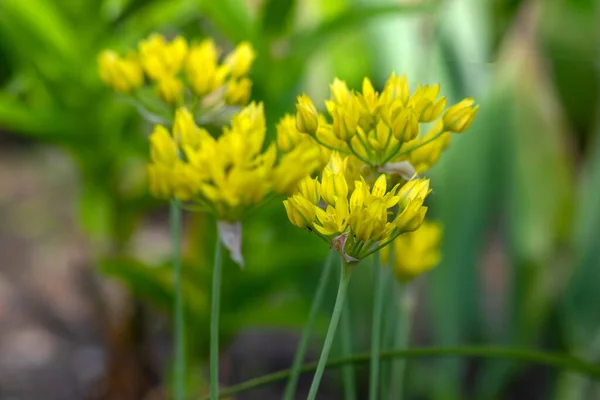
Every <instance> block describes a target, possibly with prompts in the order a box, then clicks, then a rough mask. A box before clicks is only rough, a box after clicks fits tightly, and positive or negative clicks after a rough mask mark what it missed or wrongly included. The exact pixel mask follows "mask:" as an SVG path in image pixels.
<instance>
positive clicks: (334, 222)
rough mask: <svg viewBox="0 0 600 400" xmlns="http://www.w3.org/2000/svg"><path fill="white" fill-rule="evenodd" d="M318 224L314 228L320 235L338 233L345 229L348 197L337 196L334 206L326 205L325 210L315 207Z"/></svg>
mask: <svg viewBox="0 0 600 400" xmlns="http://www.w3.org/2000/svg"><path fill="white" fill-rule="evenodd" d="M315 211H316V214H317V221H318V222H319V223H318V224H317V223H315V224H314V228H315V229H316V230H317V231H318V232H319V233H321V234H322V235H326V236H330V235H338V234H341V233H343V232H344V231H345V230H346V225H347V220H348V212H349V211H348V199H347V198H346V197H338V198H337V199H336V201H335V207H333V206H331V205H328V206H327V208H326V209H325V210H323V209H321V208H318V207H317V208H316V209H315Z"/></svg>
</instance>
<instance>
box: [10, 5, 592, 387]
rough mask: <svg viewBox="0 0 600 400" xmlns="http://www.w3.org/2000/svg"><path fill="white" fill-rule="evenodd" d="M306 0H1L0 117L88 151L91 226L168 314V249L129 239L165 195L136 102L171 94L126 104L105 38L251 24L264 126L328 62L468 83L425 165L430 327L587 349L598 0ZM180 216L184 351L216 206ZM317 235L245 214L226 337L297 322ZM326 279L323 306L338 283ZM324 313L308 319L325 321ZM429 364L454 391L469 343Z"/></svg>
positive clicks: (359, 298) (362, 282) (226, 310)
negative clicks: (456, 119)
mask: <svg viewBox="0 0 600 400" xmlns="http://www.w3.org/2000/svg"><path fill="white" fill-rule="evenodd" d="M316 3H317V2H316V1H306V2H304V1H294V0H282V1H279V0H265V1H262V2H254V1H243V0H219V1H210V0H148V1H143V0H104V1H97V2H95V1H85V0H74V1H68V2H66V1H59V0H27V1H18V0H0V128H2V130H6V131H9V132H11V133H14V134H19V135H23V136H26V137H28V138H30V139H31V140H32V141H34V142H35V143H36V144H37V143H39V144H44V145H52V146H57V147H60V148H62V149H65V150H67V151H68V153H69V154H70V155H71V156H72V157H73V159H74V160H75V162H76V165H77V167H78V168H79V177H80V187H79V205H78V210H77V212H78V217H79V222H80V224H81V227H82V228H83V230H84V232H85V233H86V234H87V235H89V238H90V239H91V240H92V242H93V243H94V244H98V251H97V253H96V255H97V257H98V262H97V264H98V267H99V269H100V270H101V271H102V272H103V273H104V274H106V275H107V276H111V277H114V278H116V279H118V280H119V281H121V282H123V284H124V285H125V286H126V287H128V288H129V289H130V290H131V292H132V293H133V294H134V295H135V296H137V297H139V298H141V299H144V300H145V301H147V302H148V304H149V305H152V306H153V307H156V308H157V309H160V310H163V311H164V312H165V313H167V314H168V313H170V310H171V304H172V299H173V296H174V293H173V289H172V283H173V282H172V279H173V278H172V271H171V269H170V268H169V260H168V259H165V260H155V261H154V262H152V263H145V262H142V261H140V260H138V259H136V258H135V257H134V256H133V254H132V253H131V251H130V248H131V246H130V244H131V239H132V237H133V236H134V235H135V234H136V233H138V229H139V226H138V225H139V224H138V223H139V221H142V220H147V219H149V216H150V213H151V212H154V211H156V210H158V209H160V210H163V209H166V207H165V204H162V203H159V202H157V201H155V200H152V199H150V198H149V196H148V195H147V193H146V182H145V178H144V176H145V170H144V164H145V160H146V158H147V141H146V135H147V132H149V130H150V129H151V126H150V125H148V124H144V123H143V122H142V118H140V116H139V114H140V113H141V114H142V115H143V116H145V117H151V118H147V119H154V120H159V119H163V120H164V119H168V118H169V114H170V113H169V110H167V109H165V108H164V106H163V105H162V104H160V103H155V102H152V101H151V100H149V99H152V98H153V97H152V96H150V95H148V96H145V95H144V94H142V95H141V97H140V99H138V100H140V102H141V103H143V104H144V107H143V109H136V108H135V107H134V106H133V105H132V104H130V103H129V102H128V101H126V100H125V99H124V98H122V97H118V96H115V95H114V94H113V93H110V91H109V90H107V89H106V88H104V87H103V86H102V85H101V83H100V81H99V78H98V76H97V68H96V56H97V54H98V53H99V52H100V51H101V50H103V49H104V48H106V47H111V48H115V49H117V50H118V51H125V50H126V49H128V48H131V47H132V46H135V44H136V43H137V41H139V40H140V39H141V38H143V37H145V36H147V35H148V34H149V33H151V32H153V31H160V32H164V33H166V34H169V35H170V34H177V33H179V32H184V33H185V34H186V36H188V37H190V38H202V37H204V36H207V35H209V36H213V37H215V38H216V40H217V42H218V43H219V45H220V46H222V47H223V48H230V47H232V46H233V45H234V44H236V43H238V42H240V41H242V40H249V41H251V42H252V43H253V45H254V47H255V48H256V49H257V53H258V58H257V60H256V64H255V68H254V69H253V71H252V79H253V82H254V86H253V97H254V98H255V99H257V100H261V101H264V102H265V108H266V110H267V113H268V114H267V117H268V122H269V125H270V126H271V127H272V126H274V124H275V123H276V122H277V120H278V118H279V117H281V116H282V115H283V114H284V113H285V112H293V111H294V109H293V102H294V98H295V96H297V95H298V94H300V93H301V92H302V91H304V90H306V91H316V92H318V94H319V95H320V96H321V97H325V96H327V95H328V93H327V92H326V91H325V90H324V89H326V88H327V84H328V83H329V82H331V81H332V79H333V77H334V76H336V75H343V76H342V77H343V78H345V79H346V80H347V81H348V82H349V83H350V86H352V87H356V86H357V85H359V84H360V82H361V80H362V77H363V76H365V75H369V76H373V77H374V78H375V79H374V82H375V83H376V85H377V83H380V82H379V81H381V79H383V78H384V77H385V76H387V75H388V74H389V73H390V72H391V70H395V71H396V72H397V73H400V74H401V73H403V72H409V73H411V74H413V73H414V74H418V79H421V78H423V80H425V81H440V82H442V91H443V92H444V94H446V95H447V96H448V97H449V98H452V99H453V100H456V99H459V98H461V97H464V96H473V97H475V98H476V99H477V100H478V101H479V102H480V103H481V110H480V114H479V115H478V117H477V119H476V121H475V123H474V124H473V127H472V128H471V130H470V131H469V132H468V133H466V134H465V135H463V136H462V137H457V138H456V140H454V142H453V144H452V147H451V148H450V149H449V151H448V152H447V154H446V156H445V158H443V159H442V162H441V163H440V164H439V165H438V166H437V167H436V169H435V170H433V171H432V187H434V188H435V191H434V193H433V194H432V196H431V197H432V199H431V204H430V206H431V212H432V215H434V216H435V217H436V218H437V219H440V220H441V221H442V222H443V224H444V226H445V238H446V240H445V241H444V248H443V250H444V257H443V262H442V264H441V265H440V266H439V267H438V268H437V269H436V270H435V271H433V272H432V273H431V274H430V275H429V277H428V278H427V280H426V285H425V287H426V290H425V292H426V296H427V299H428V300H427V303H426V304H427V305H428V306H427V307H421V312H424V313H425V317H424V320H425V321H427V322H428V331H429V332H431V335H430V338H431V340H432V341H433V342H434V343H435V344H439V345H460V344H465V343H472V342H476V341H478V342H484V343H488V342H491V343H501V344H513V345H527V346H531V347H540V346H546V345H547V346H556V347H558V350H567V351H574V352H577V353H578V354H582V355H585V356H587V357H589V358H590V360H592V361H597V360H598V358H599V357H600V346H599V345H598V343H599V341H598V338H599V337H600V335H599V332H600V313H598V310H597V305H598V304H600V298H599V296H600V290H598V289H599V285H600V268H599V266H600V250H599V247H598V246H597V245H596V240H597V238H598V236H599V235H600V232H599V228H598V227H599V226H600V208H599V207H598V204H600V114H599V112H598V110H599V109H600V107H599V104H600V97H599V93H600V91H599V89H598V88H599V87H600V71H599V69H598V65H600V60H599V59H598V54H599V49H598V41H594V40H592V37H593V36H594V34H595V32H596V31H597V15H598V11H597V9H598V7H599V6H598V4H597V2H594V1H592V0H586V1H578V2H570V1H553V2H550V1H548V2H534V1H512V2H501V1H489V2H480V1H478V0H473V1H470V2H454V3H456V4H452V3H453V2H440V1H434V0H430V1H423V2H391V1H390V2H387V1H379V2H376V4H373V3H372V2H367V1H355V2H353V1H341V0H338V1H333V0H331V1H329V2H326V4H325V5H324V6H320V5H317V4H316ZM458 3H461V4H462V6H461V5H460V4H458ZM465 4H467V5H469V4H470V5H471V6H470V7H469V6H467V7H466V8H465ZM461 7H462V8H461ZM307 20H309V22H310V23H309V24H306V23H304V22H305V21H307ZM494 60H498V62H497V63H496V64H495V65H491V64H490V62H492V61H494ZM319 91H320V92H319ZM269 132H270V133H269V135H271V137H272V136H273V133H274V129H270V131H269ZM188 218H189V219H190V220H191V224H190V226H191V227H190V229H189V231H188V232H187V233H188V236H187V240H188V244H187V247H188V250H187V252H186V257H185V259H184V265H183V273H184V277H185V279H184V298H185V307H186V308H185V313H186V315H187V320H188V321H192V322H191V323H190V325H189V326H188V329H189V332H188V337H192V338H194V339H193V340H192V341H191V347H190V349H189V351H190V352H191V354H193V356H192V358H193V360H194V361H193V362H194V363H196V364H199V363H201V362H202V361H203V360H204V359H205V357H206V356H207V352H208V342H207V340H208V325H209V310H210V304H209V285H210V281H211V272H210V267H209V266H210V265H211V257H212V256H211V254H210V250H207V249H212V248H213V244H214V240H215V232H214V226H213V225H214V221H211V220H207V219H206V218H204V219H200V220H199V219H197V218H198V217H196V216H189V215H188ZM103 249H109V250H108V251H105V250H103ZM326 250H327V249H323V246H321V243H319V242H318V240H317V239H316V238H314V236H310V235H307V234H306V233H304V232H301V231H299V230H297V229H295V228H294V227H292V226H290V224H289V223H288V222H287V221H286V219H285V213H284V211H283V208H282V207H281V206H280V203H279V201H274V202H273V203H272V204H271V205H269V207H266V208H264V209H262V210H260V211H259V212H257V213H256V214H254V215H253V216H252V217H251V218H249V220H248V221H245V224H244V252H245V256H246V260H247V268H246V269H244V270H240V269H239V268H238V267H237V266H235V265H233V264H232V263H231V262H229V261H228V257H227V255H226V256H225V259H226V261H227V262H226V263H225V265H224V269H223V289H222V307H221V311H222V318H221V322H222V323H221V328H222V329H221V334H222V336H223V339H224V340H223V341H222V343H223V346H226V345H227V340H228V339H230V338H232V337H233V336H234V335H235V334H237V333H238V332H240V330H242V329H244V328H245V327H248V326H251V325H263V326H285V327H296V328H298V327H300V326H302V324H303V323H304V320H305V318H306V316H307V314H308V309H309V302H310V298H311V297H312V294H313V292H314V290H315V282H316V281H317V278H318V276H319V275H320V273H319V272H320V271H319V268H320V266H321V263H322V261H323V260H324V259H325V254H326ZM102 251H105V252H104V253H102ZM494 257H495V258H494ZM490 260H495V261H496V262H492V261H490ZM361 274H364V276H365V279H360V278H359V279H355V281H354V282H353V283H352V285H351V287H350V293H349V297H350V299H349V302H350V304H351V307H352V308H353V313H354V314H353V320H354V321H355V322H356V321H358V322H356V324H355V325H357V326H356V332H353V337H354V338H355V340H356V342H357V343H356V346H355V348H365V347H366V346H365V342H366V341H367V339H368V331H369V330H368V329H362V330H361V327H360V326H359V325H361V326H362V325H364V324H363V321H367V322H365V323H368V321H369V320H370V317H369V316H368V315H366V314H368V313H369V312H370V307H369V306H365V305H370V304H371V299H372V292H371V287H372V280H371V278H370V277H369V276H370V274H368V273H366V272H364V271H358V272H357V276H359V277H362V276H363V275H361ZM498 288H500V289H501V290H498ZM493 289H497V290H496V291H494V290H493ZM332 290H333V289H332ZM326 297H327V305H326V307H325V308H326V309H327V310H329V309H330V308H331V305H332V304H333V300H334V293H328V294H327V296H326ZM490 304H491V305H490ZM557 316H558V317H557ZM553 318H554V319H557V320H558V322H557V321H554V320H553ZM551 324H558V326H559V329H554V330H552V329H550V328H549V327H550V326H553V325H551ZM326 325H327V324H326V320H323V321H319V323H318V326H319V332H321V333H322V332H323V331H324V328H325V327H326ZM563 335H564V336H563ZM416 339H417V340H421V339H420V338H416ZM430 365H431V364H426V366H427V368H423V365H422V364H419V363H418V362H417V361H412V362H410V363H409V364H408V368H409V374H410V376H411V380H410V381H411V382H410V383H409V390H412V391H414V393H415V394H421V395H423V396H426V397H428V398H431V397H436V396H437V398H457V399H458V398H464V396H465V393H466V392H465V388H464V386H463V385H462V382H463V381H464V379H463V378H464V374H465V369H464V368H463V367H464V366H465V363H464V362H461V361H457V360H446V361H440V362H436V363H435V366H436V368H434V369H432V368H430ZM522 368H523V367H522V366H520V365H516V364H513V363H510V364H507V363H503V362H486V363H482V364H480V366H479V367H478V368H477V371H476V380H477V384H476V385H475V386H476V389H474V390H476V392H477V394H478V395H479V396H481V397H482V398H495V397H500V396H501V395H504V397H507V398H508V397H510V392H509V391H508V390H509V389H507V388H509V387H510V384H511V383H514V381H515V379H516V376H517V372H519V371H522ZM431 371H435V373H434V375H435V376H434V377H433V378H431V377H430V375H432V372H431ZM431 379H434V380H435V383H436V384H435V385H431V384H430V383H431ZM419 382H421V383H422V382H427V384H420V383H419ZM565 382H566V383H565ZM557 383H558V386H559V389H560V390H561V391H560V393H579V394H581V393H583V390H580V391H578V390H579V389H581V387H583V386H582V384H581V382H580V383H572V382H570V381H569V380H564V381H563V380H558V381H557ZM553 385H554V382H552V383H549V384H548V386H549V389H548V390H549V391H553V390H554V389H555V388H554V386H553ZM571 386H572V387H575V389H577V390H575V389H574V390H571V389H572V387H571ZM557 390H558V389H557Z"/></svg>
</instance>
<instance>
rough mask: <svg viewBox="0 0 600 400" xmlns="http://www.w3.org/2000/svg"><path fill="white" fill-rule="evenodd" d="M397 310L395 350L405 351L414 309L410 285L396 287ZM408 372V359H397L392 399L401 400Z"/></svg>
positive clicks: (393, 377) (394, 369)
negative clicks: (405, 376) (406, 371)
mask: <svg viewBox="0 0 600 400" xmlns="http://www.w3.org/2000/svg"><path fill="white" fill-rule="evenodd" d="M396 289H397V291H396V295H397V296H396V298H397V307H398V308H397V309H398V314H399V318H398V321H397V325H396V337H395V340H394V349H397V350H405V349H407V348H408V346H409V342H410V326H411V320H412V312H413V308H414V298H413V288H412V287H410V286H408V285H402V284H398V285H397V286H396ZM405 370H406V359H402V358H398V359H395V360H394V362H393V364H392V379H391V383H392V387H391V389H390V393H391V395H390V399H394V400H401V399H402V397H403V395H404V392H403V387H404V375H405Z"/></svg>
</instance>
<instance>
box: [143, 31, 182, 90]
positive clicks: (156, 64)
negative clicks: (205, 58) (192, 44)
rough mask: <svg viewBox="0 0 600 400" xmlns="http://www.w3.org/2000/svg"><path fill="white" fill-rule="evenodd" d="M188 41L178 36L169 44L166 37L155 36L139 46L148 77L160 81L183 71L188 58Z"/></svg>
mask: <svg viewBox="0 0 600 400" xmlns="http://www.w3.org/2000/svg"><path fill="white" fill-rule="evenodd" d="M187 52H188V46H187V42H186V40H185V39H184V38H183V37H181V36H178V37H177V38H175V39H174V40H173V41H171V42H167V41H166V40H165V38H164V36H162V35H159V34H153V35H151V36H150V37H149V38H148V39H146V40H142V41H141V42H140V45H139V53H140V60H141V63H142V67H143V68H144V71H146V74H147V75H148V77H149V78H150V79H152V80H155V81H157V80H160V79H161V78H164V77H165V76H175V75H177V74H178V73H179V71H180V70H181V68H182V66H183V63H184V61H185V58H186V56H187Z"/></svg>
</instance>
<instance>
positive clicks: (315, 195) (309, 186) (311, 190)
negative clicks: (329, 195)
mask: <svg viewBox="0 0 600 400" xmlns="http://www.w3.org/2000/svg"><path fill="white" fill-rule="evenodd" d="M320 186H321V184H320V183H319V179H318V178H314V179H313V178H311V177H310V176H307V177H305V178H304V179H302V180H301V181H300V183H298V193H299V194H300V195H301V196H303V197H305V198H306V199H307V200H308V201H310V202H311V203H312V204H315V205H317V204H319V201H320V200H321V196H320V195H319V189H320Z"/></svg>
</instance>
